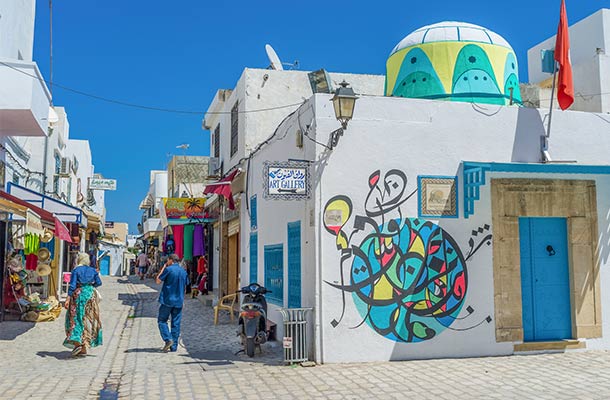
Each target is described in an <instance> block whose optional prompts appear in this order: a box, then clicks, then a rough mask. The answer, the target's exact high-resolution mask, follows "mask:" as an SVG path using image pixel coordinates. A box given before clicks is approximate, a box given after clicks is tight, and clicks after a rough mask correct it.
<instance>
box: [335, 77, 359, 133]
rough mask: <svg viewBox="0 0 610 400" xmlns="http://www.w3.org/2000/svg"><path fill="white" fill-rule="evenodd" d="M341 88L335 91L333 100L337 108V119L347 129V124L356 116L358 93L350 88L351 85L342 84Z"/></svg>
mask: <svg viewBox="0 0 610 400" xmlns="http://www.w3.org/2000/svg"><path fill="white" fill-rule="evenodd" d="M339 85H341V87H340V88H337V90H335V95H334V96H333V98H332V102H333V106H334V107H335V117H336V118H337V121H339V122H341V126H342V127H343V129H347V123H348V122H349V121H350V120H351V119H352V117H353V116H354V106H355V105H356V99H357V98H358V97H357V96H356V93H354V90H353V89H352V88H350V87H347V86H348V85H349V83H347V82H345V80H344V81H343V82H341V83H340V84H339Z"/></svg>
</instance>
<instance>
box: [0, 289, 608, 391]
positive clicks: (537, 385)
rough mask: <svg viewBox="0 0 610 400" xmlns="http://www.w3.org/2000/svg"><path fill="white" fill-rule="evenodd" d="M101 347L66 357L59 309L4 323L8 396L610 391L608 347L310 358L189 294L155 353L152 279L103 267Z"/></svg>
mask: <svg viewBox="0 0 610 400" xmlns="http://www.w3.org/2000/svg"><path fill="white" fill-rule="evenodd" d="M102 294H103V296H104V300H103V301H102V318H103V324H104V340H105V343H104V346H102V347H101V348H97V349H93V351H92V352H91V355H89V356H87V357H85V358H77V359H71V358H70V352H69V350H68V349H65V348H63V346H62V345H61V344H62V342H63V336H64V333H63V314H62V317H61V319H60V320H57V321H54V322H47V323H39V324H30V323H24V322H4V323H0V400H4V399H7V400H8V399H95V398H100V396H101V398H102V399H116V398H117V397H119V398H125V399H244V398H247V399H248V400H252V399H310V398H319V399H364V398H388V399H392V398H394V399H405V398H414V399H430V400H433V399H434V400H439V399H441V400H442V399H451V400H456V399H549V400H558V399H579V400H580V399H585V400H586V399H599V400H602V399H604V400H605V399H610V353H608V352H578V353H567V354H547V355H535V356H512V357H488V358H476V359H449V360H426V361H410V362H409V361H407V362H384V363H370V364H340V365H337V364H335V365H333V364H328V365H322V366H316V367H311V368H303V367H296V366H295V367H289V366H284V365H282V364H281V347H280V345H279V344H275V343H269V344H266V345H265V346H264V347H263V354H257V355H256V357H254V358H253V359H250V358H248V357H247V356H245V355H244V354H243V353H242V354H237V355H235V352H237V351H238V350H239V349H240V348H241V346H240V343H239V339H238V337H237V335H236V331H237V326H236V323H235V322H233V323H231V322H230V320H229V318H228V316H227V314H223V315H222V316H221V319H220V323H219V325H217V326H214V325H213V312H212V308H211V307H209V306H204V305H203V304H202V303H201V302H200V301H198V300H196V299H187V300H186V302H185V308H184V316H183V324H182V332H183V336H182V340H181V342H180V346H179V348H178V352H176V353H167V354H166V353H161V352H160V351H159V348H160V347H161V345H162V341H161V339H160V337H159V332H158V328H157V322H156V315H157V307H158V303H157V296H158V286H157V285H155V284H154V283H153V282H152V280H146V281H144V282H140V281H136V280H131V281H130V280H127V279H117V278H104V285H103V286H102Z"/></svg>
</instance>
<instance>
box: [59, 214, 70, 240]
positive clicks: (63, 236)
mask: <svg viewBox="0 0 610 400" xmlns="http://www.w3.org/2000/svg"><path fill="white" fill-rule="evenodd" d="M55 236H57V237H58V238H59V239H60V240H63V241H66V242H68V243H72V238H71V237H70V231H69V230H68V228H66V226H65V225H64V224H63V222H61V221H60V220H59V219H57V217H55Z"/></svg>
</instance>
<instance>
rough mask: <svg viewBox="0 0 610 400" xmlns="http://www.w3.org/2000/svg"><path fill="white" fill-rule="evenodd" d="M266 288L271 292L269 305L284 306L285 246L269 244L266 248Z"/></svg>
mask: <svg viewBox="0 0 610 400" xmlns="http://www.w3.org/2000/svg"><path fill="white" fill-rule="evenodd" d="M264 251H265V255H264V262H265V287H266V288H267V289H269V290H271V293H269V294H267V296H266V297H267V300H268V301H269V303H273V304H276V305H279V306H280V307H283V306H284V245H283V244H281V243H280V244H269V245H266V246H265V250H264Z"/></svg>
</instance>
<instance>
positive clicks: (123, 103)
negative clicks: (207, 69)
mask: <svg viewBox="0 0 610 400" xmlns="http://www.w3.org/2000/svg"><path fill="white" fill-rule="evenodd" d="M0 65H4V66H5V67H8V68H10V69H13V70H15V71H17V72H19V73H21V74H23V75H27V76H29V77H30V78H34V79H36V80H38V81H40V82H44V83H46V84H48V85H53V87H57V88H60V89H63V90H65V91H68V92H72V93H75V94H78V95H81V96H85V97H90V98H92V99H96V100H99V101H104V102H107V103H111V104H117V105H121V106H125V107H131V108H138V109H141V110H148V111H159V112H165V113H173V114H189V115H202V114H203V115H204V116H205V115H207V114H212V115H222V114H231V111H210V112H204V111H194V110H180V109H175V108H163V107H152V106H147V105H143V104H137V103H130V102H126V101H122V100H116V99H111V98H109V97H104V96H98V95H96V94H92V93H88V92H84V91H82V90H78V89H73V88H71V87H68V86H64V85H60V84H59V83H56V82H52V83H51V82H50V81H47V80H46V79H43V78H40V77H38V76H36V75H32V74H29V73H27V72H25V71H22V70H20V69H19V68H15V67H13V66H12V65H10V64H8V63H6V62H3V61H0ZM300 104H301V103H294V104H285V105H281V106H276V107H268V108H260V109H256V110H247V111H238V114H250V113H256V112H264V111H273V110H280V109H283V108H290V107H295V106H298V105H300Z"/></svg>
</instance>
